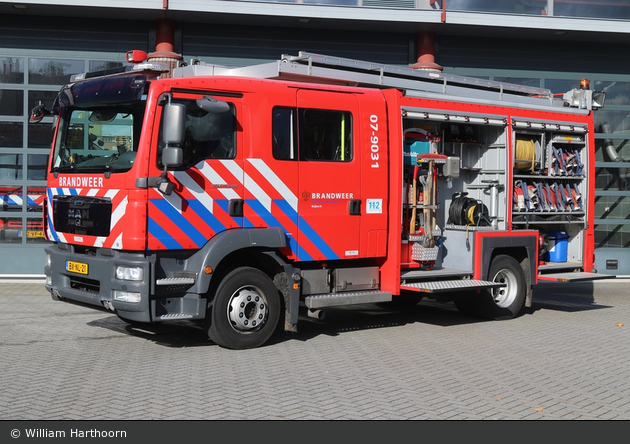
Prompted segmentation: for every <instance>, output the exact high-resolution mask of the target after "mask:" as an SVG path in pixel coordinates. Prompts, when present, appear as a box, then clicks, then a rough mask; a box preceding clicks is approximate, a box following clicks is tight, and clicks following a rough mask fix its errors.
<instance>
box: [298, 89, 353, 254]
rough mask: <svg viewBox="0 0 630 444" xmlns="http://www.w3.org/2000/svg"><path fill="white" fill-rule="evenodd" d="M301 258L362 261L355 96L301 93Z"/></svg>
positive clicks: (299, 136)
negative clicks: (358, 258) (355, 259)
mask: <svg viewBox="0 0 630 444" xmlns="http://www.w3.org/2000/svg"><path fill="white" fill-rule="evenodd" d="M297 106H298V119H297V120H298V143H299V166H298V168H299V196H298V197H299V204H298V209H299V218H298V230H299V233H298V257H299V259H300V260H332V259H348V258H356V257H359V256H360V251H359V244H360V227H361V214H362V213H363V212H364V211H365V209H364V208H363V207H362V203H361V180H360V179H361V157H360V156H359V155H358V150H357V145H358V142H357V141H358V140H359V137H358V122H357V121H358V100H357V98H356V97H355V95H354V94H351V93H343V92H332V91H321V90H307V89H300V90H299V91H298V93H297Z"/></svg>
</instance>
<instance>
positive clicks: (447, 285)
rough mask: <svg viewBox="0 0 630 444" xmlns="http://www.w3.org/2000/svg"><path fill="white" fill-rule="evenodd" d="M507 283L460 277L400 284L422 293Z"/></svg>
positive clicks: (503, 285)
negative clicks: (451, 279)
mask: <svg viewBox="0 0 630 444" xmlns="http://www.w3.org/2000/svg"><path fill="white" fill-rule="evenodd" d="M501 287H505V284H502V283H500V282H492V281H477V280H473V279H458V280H455V281H431V282H412V283H406V284H403V285H401V286H400V288H401V290H411V291H419V292H422V293H445V292H449V291H454V290H480V289H484V288H501Z"/></svg>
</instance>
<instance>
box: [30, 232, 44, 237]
mask: <svg viewBox="0 0 630 444" xmlns="http://www.w3.org/2000/svg"><path fill="white" fill-rule="evenodd" d="M26 237H44V232H43V231H27V232H26Z"/></svg>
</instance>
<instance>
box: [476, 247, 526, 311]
mask: <svg viewBox="0 0 630 444" xmlns="http://www.w3.org/2000/svg"><path fill="white" fill-rule="evenodd" d="M488 280H490V281H492V282H499V283H502V284H505V286H504V287H500V288H495V289H492V290H488V291H486V292H484V293H482V294H480V295H479V297H478V298H477V299H476V301H475V311H476V312H477V314H478V315H479V316H481V317H484V318H488V319H497V320H499V319H511V318H513V317H514V316H516V315H517V314H518V313H519V312H520V311H521V309H522V308H523V305H524V304H525V292H526V288H525V285H526V280H525V274H524V273H523V268H522V267H521V264H519V263H518V262H517V261H516V259H514V258H513V257H512V256H508V255H504V254H501V255H498V256H497V257H495V258H494V259H493V260H492V264H491V265H490V270H489V272H488Z"/></svg>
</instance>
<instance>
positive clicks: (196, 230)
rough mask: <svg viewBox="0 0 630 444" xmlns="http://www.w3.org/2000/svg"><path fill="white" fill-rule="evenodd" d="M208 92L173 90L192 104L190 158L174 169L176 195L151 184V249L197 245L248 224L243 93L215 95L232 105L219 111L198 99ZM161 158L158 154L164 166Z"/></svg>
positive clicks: (171, 174) (185, 146) (186, 152)
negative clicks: (245, 219) (241, 117)
mask: <svg viewBox="0 0 630 444" xmlns="http://www.w3.org/2000/svg"><path fill="white" fill-rule="evenodd" d="M204 95H207V94H202V93H199V94H192V93H188V94H183V93H181V94H174V95H173V98H172V101H173V102H174V103H184V105H185V106H186V114H187V118H186V130H185V138H184V142H183V144H182V149H183V155H184V162H183V164H182V166H181V167H178V168H175V169H173V170H169V172H168V175H169V180H171V181H172V182H173V183H174V184H175V186H174V189H173V191H172V193H171V194H170V195H166V194H162V193H160V192H159V190H158V189H157V188H149V208H148V216H149V218H148V219H149V220H148V232H149V233H148V234H149V235H148V247H149V249H172V250H176V249H197V248H201V247H202V246H203V245H204V244H205V243H206V242H207V241H208V240H209V239H210V238H211V237H212V236H214V235H216V234H217V233H219V232H221V231H224V230H227V229H230V228H236V227H242V226H243V186H242V183H243V160H242V154H241V151H242V150H241V149H240V147H239V145H240V143H241V139H242V135H241V133H242V131H239V128H238V125H237V116H238V115H239V113H240V112H241V109H242V105H241V99H240V98H235V97H229V98H225V97H221V96H218V95H213V97H214V98H215V99H217V100H224V101H226V102H227V103H228V104H229V106H230V110H229V111H225V112H223V113H213V112H207V111H204V110H202V109H201V108H199V106H198V105H197V102H196V101H197V99H200V98H202V97H203V96H204ZM160 140H161V137H160ZM160 143H161V142H160ZM158 151H160V150H159V149H158ZM159 161H160V156H159V154H158V157H157V167H158V168H162V167H161V164H160V162H159Z"/></svg>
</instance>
